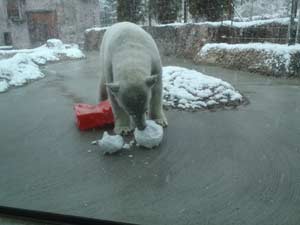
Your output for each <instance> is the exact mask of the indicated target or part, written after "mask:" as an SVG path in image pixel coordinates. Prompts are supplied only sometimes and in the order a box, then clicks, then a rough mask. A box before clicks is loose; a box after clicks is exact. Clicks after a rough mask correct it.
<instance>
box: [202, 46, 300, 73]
mask: <svg viewBox="0 0 300 225" xmlns="http://www.w3.org/2000/svg"><path fill="white" fill-rule="evenodd" d="M211 50H213V51H216V50H217V51H218V50H227V51H236V52H242V51H248V50H255V51H262V52H264V53H266V54H267V55H270V56H271V57H270V59H271V60H272V59H274V60H277V61H278V63H277V64H283V65H285V68H286V69H287V70H289V66H290V61H291V54H294V53H296V52H300V44H296V45H291V46H288V45H283V44H272V43H248V44H226V43H221V44H206V45H204V46H203V48H202V49H201V51H200V52H199V54H200V55H201V56H202V57H205V56H206V55H207V54H208V53H209V51H211ZM264 63H265V64H270V65H271V64H273V62H271V61H270V60H268V61H266V62H264ZM279 66H280V65H278V67H279Z"/></svg>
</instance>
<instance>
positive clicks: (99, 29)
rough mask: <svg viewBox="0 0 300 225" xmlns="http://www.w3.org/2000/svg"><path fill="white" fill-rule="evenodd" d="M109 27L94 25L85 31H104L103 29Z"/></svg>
mask: <svg viewBox="0 0 300 225" xmlns="http://www.w3.org/2000/svg"><path fill="white" fill-rule="evenodd" d="M108 28H109V26H108V27H93V28H89V29H86V30H85V33H88V32H91V31H102V30H107V29H108Z"/></svg>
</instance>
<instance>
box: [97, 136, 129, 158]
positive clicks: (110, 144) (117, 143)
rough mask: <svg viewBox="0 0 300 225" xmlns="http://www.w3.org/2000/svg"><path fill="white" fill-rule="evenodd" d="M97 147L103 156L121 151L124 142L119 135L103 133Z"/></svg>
mask: <svg viewBox="0 0 300 225" xmlns="http://www.w3.org/2000/svg"><path fill="white" fill-rule="evenodd" d="M98 145H99V146H100V149H101V150H102V151H103V152H104V154H113V153H116V152H118V151H120V150H122V149H123V146H124V140H123V137H122V136H121V135H109V134H108V133H107V132H104V134H103V137H102V139H101V140H99V141H98Z"/></svg>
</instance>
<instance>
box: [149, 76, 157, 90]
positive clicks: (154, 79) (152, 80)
mask: <svg viewBox="0 0 300 225" xmlns="http://www.w3.org/2000/svg"><path fill="white" fill-rule="evenodd" d="M157 81H158V76H157V75H152V76H151V77H148V78H146V84H147V86H148V87H150V88H151V87H153V85H154V84H156V82H157Z"/></svg>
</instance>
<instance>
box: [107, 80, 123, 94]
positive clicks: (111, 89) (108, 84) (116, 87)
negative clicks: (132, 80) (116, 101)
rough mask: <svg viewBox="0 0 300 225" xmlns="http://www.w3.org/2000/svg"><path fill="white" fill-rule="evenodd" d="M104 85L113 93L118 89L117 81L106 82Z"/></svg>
mask: <svg viewBox="0 0 300 225" xmlns="http://www.w3.org/2000/svg"><path fill="white" fill-rule="evenodd" d="M106 87H108V88H109V90H110V91H111V92H112V93H114V94H116V93H118V92H119V90H120V85H119V84H117V83H107V84H106Z"/></svg>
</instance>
